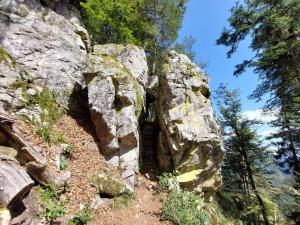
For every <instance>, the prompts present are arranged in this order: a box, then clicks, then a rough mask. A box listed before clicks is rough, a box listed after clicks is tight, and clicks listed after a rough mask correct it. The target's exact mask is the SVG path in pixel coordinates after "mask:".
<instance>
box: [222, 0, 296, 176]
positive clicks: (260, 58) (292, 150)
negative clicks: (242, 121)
mask: <svg viewBox="0 0 300 225" xmlns="http://www.w3.org/2000/svg"><path fill="white" fill-rule="evenodd" d="M299 14H300V1H299V0H276V1H269V0H260V1H250V0H245V1H244V3H243V2H240V3H237V4H236V5H235V6H234V7H233V8H232V10H231V16H230V18H229V20H228V21H229V25H230V27H229V28H225V29H224V31H223V32H222V34H221V36H220V38H219V39H218V40H217V44H221V45H225V46H228V47H230V50H229V51H228V56H229V57H230V56H231V55H232V54H233V53H234V52H235V51H236V50H237V49H238V45H239V43H240V42H241V41H243V40H245V39H246V38H247V37H250V38H251V44H250V48H251V49H252V51H253V52H254V56H253V57H252V58H251V59H247V60H245V61H243V62H242V63H241V64H239V65H237V66H236V71H235V73H234V74H235V75H239V74H241V73H243V72H244V71H245V70H246V69H247V68H252V69H253V70H254V72H256V73H257V74H258V75H259V79H260V81H261V82H260V84H259V85H258V86H257V88H256V90H255V91H254V92H253V94H252V95H251V97H252V98H253V99H256V100H261V99H262V97H263V96H264V95H267V96H270V97H269V99H268V101H267V103H266V105H265V108H266V109H275V110H276V111H278V112H279V115H278V119H277V120H276V121H275V122H274V123H273V125H274V126H275V127H277V128H279V132H278V133H277V134H276V135H275V136H273V137H274V138H276V139H275V144H276V146H277V147H279V151H278V157H281V158H282V159H283V160H286V161H287V162H289V163H290V164H291V166H292V167H293V169H294V171H295V173H296V174H297V173H299V174H300V160H299V152H300V139H299V136H300V126H299V124H300V116H299V110H300V105H299V104H298V103H297V98H298V97H299V96H300V78H299V68H300V61H299V58H300V38H299V37H300V25H299V24H300V16H299ZM278 138H280V139H281V140H282V141H277V140H278ZM299 181H300V177H299Z"/></svg>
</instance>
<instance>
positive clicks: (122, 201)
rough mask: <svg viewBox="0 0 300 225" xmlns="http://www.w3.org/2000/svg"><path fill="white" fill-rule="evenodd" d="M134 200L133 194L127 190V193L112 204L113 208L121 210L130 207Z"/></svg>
mask: <svg viewBox="0 0 300 225" xmlns="http://www.w3.org/2000/svg"><path fill="white" fill-rule="evenodd" d="M133 198H134V195H133V192H132V191H131V190H129V189H126V190H125V192H124V193H123V194H122V195H120V196H118V197H116V198H115V199H114V202H113V204H112V208H115V209H121V208H125V207H127V206H128V204H129V202H130V201H131V200H132V199H133Z"/></svg>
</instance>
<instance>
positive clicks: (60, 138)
mask: <svg viewBox="0 0 300 225" xmlns="http://www.w3.org/2000/svg"><path fill="white" fill-rule="evenodd" d="M34 124H35V125H36V127H37V129H36V133H37V135H39V136H40V137H41V138H42V139H43V140H44V141H46V142H47V143H48V144H50V143H66V140H65V137H64V135H62V134H53V130H52V127H51V126H50V125H49V124H38V123H34Z"/></svg>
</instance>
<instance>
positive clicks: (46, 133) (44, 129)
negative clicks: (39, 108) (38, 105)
mask: <svg viewBox="0 0 300 225" xmlns="http://www.w3.org/2000/svg"><path fill="white" fill-rule="evenodd" d="M36 133H37V135H39V136H40V137H41V138H42V139H43V140H44V141H46V142H47V143H50V142H51V128H50V127H49V126H45V125H41V126H39V127H38V128H37V130H36Z"/></svg>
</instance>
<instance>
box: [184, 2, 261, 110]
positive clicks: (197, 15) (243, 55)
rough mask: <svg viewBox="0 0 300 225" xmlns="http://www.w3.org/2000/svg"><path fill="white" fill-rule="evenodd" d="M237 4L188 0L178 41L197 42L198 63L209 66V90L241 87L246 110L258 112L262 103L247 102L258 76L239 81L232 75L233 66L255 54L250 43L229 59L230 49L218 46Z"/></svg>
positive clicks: (248, 76)
mask: <svg viewBox="0 0 300 225" xmlns="http://www.w3.org/2000/svg"><path fill="white" fill-rule="evenodd" d="M234 3H235V0H189V2H188V6H187V11H186V14H185V17H184V20H183V25H182V28H181V30H180V33H179V40H182V39H183V38H184V37H185V36H190V35H192V36H193V37H194V38H195V39H196V42H195V44H194V51H195V52H196V60H195V61H199V60H201V61H204V62H206V63H208V65H207V67H206V71H207V72H208V74H209V77H210V87H211V88H212V89H213V90H215V89H216V88H217V87H218V85H219V84H220V83H228V84H229V87H230V88H231V89H233V88H240V89H241V97H242V103H243V108H244V110H245V111H246V110H255V109H257V108H259V107H261V106H262V105H263V103H255V101H253V100H248V99H247V96H248V95H249V94H251V92H252V91H253V90H254V89H255V86H256V85H257V83H258V82H257V75H255V74H254V73H252V71H247V72H246V73H244V74H242V75H241V76H240V77H238V78H236V77H234V76H233V71H234V66H235V65H236V64H238V63H240V62H241V61H242V60H244V59H248V58H250V57H251V55H252V52H251V50H250V49H249V48H248V46H249V41H245V42H243V43H241V46H240V48H239V49H238V51H237V52H236V54H234V55H233V56H232V58H230V59H228V58H227V57H226V52H227V51H228V48H226V47H224V46H217V45H216V39H218V37H219V35H220V33H221V32H222V30H223V27H224V26H227V25H228V23H227V19H228V17H229V16H230V11H229V10H230V8H231V7H232V6H234Z"/></svg>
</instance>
